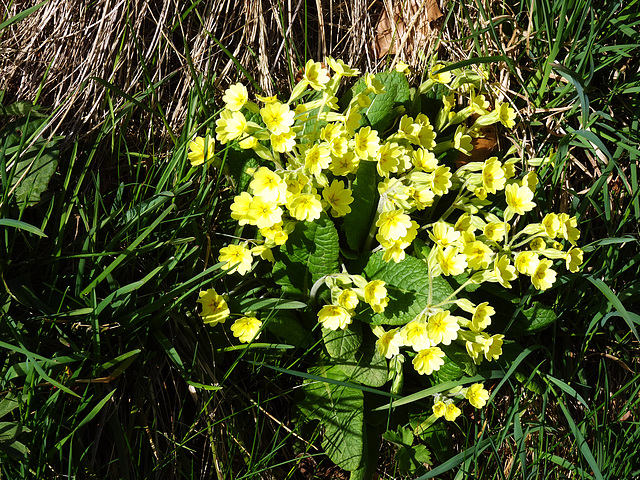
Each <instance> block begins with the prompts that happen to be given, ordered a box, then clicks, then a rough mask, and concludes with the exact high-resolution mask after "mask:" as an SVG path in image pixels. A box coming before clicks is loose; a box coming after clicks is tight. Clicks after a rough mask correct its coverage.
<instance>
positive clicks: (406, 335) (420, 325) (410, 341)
mask: <svg viewBox="0 0 640 480" xmlns="http://www.w3.org/2000/svg"><path fill="white" fill-rule="evenodd" d="M400 337H401V338H402V342H403V344H404V345H406V346H407V347H411V348H413V349H414V350H415V351H416V352H419V351H421V350H425V349H427V348H429V347H431V346H432V345H433V343H432V342H431V340H430V338H429V333H428V332H427V324H426V323H424V322H423V321H420V320H411V321H410V322H409V323H407V324H406V325H405V326H404V327H402V330H400Z"/></svg>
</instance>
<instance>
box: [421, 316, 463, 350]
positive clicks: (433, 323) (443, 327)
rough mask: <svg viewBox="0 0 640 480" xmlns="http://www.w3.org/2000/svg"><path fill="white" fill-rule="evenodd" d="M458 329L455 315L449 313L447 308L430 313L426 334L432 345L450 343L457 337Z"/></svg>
mask: <svg viewBox="0 0 640 480" xmlns="http://www.w3.org/2000/svg"><path fill="white" fill-rule="evenodd" d="M459 329H460V325H458V321H457V319H456V317H454V316H452V315H449V311H448V310H445V311H444V312H438V313H436V314H435V315H431V316H430V317H429V322H428V323H427V334H428V335H429V340H431V342H432V344H433V345H438V344H439V343H442V344H443V345H450V344H451V341H452V340H455V339H456V338H458V330H459Z"/></svg>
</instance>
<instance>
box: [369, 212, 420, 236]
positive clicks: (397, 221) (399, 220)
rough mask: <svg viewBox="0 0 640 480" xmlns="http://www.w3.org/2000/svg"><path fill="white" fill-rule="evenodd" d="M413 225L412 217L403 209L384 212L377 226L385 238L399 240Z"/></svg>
mask: <svg viewBox="0 0 640 480" xmlns="http://www.w3.org/2000/svg"><path fill="white" fill-rule="evenodd" d="M411 226H412V224H411V218H410V217H409V215H407V214H405V213H404V212H403V211H402V210H391V211H390V212H382V213H381V214H380V218H378V221H377V222H376V227H378V231H379V232H380V235H382V237H383V238H384V239H385V240H399V239H400V238H402V237H404V236H406V235H407V231H408V230H409V229H410V228H411Z"/></svg>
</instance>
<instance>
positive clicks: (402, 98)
mask: <svg viewBox="0 0 640 480" xmlns="http://www.w3.org/2000/svg"><path fill="white" fill-rule="evenodd" d="M376 80H378V81H380V82H381V83H382V84H383V85H384V92H382V93H379V94H373V93H372V94H369V97H370V98H371V100H372V101H371V105H369V107H367V108H365V109H364V110H362V111H361V112H360V113H361V115H362V120H363V124H364V125H366V124H368V125H371V128H373V129H374V130H378V132H383V131H384V130H386V128H387V127H388V126H389V124H390V123H391V121H392V120H393V118H394V115H391V111H392V110H393V109H394V108H395V107H397V106H399V105H401V104H404V103H407V102H409V100H410V91H409V82H407V77H405V76H404V75H403V74H402V73H400V72H380V73H378V74H377V75H376ZM365 88H366V84H365V82H364V80H362V79H361V80H360V81H358V82H357V83H356V84H355V85H354V86H353V88H352V91H351V98H352V97H353V96H355V95H356V94H358V93H359V92H361V91H363V90H364V89H365Z"/></svg>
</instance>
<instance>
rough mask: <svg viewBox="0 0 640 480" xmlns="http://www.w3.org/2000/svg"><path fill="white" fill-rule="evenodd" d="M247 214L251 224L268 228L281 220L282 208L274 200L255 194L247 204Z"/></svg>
mask: <svg viewBox="0 0 640 480" xmlns="http://www.w3.org/2000/svg"><path fill="white" fill-rule="evenodd" d="M248 216H249V218H250V219H251V222H250V223H251V224H253V225H255V226H256V227H258V228H261V229H262V228H268V227H270V226H272V225H275V224H276V223H280V222H281V221H282V208H280V207H279V206H278V204H277V203H276V202H273V201H267V200H265V199H264V198H263V197H258V196H255V197H253V200H252V201H251V204H250V205H249V213H248Z"/></svg>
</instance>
